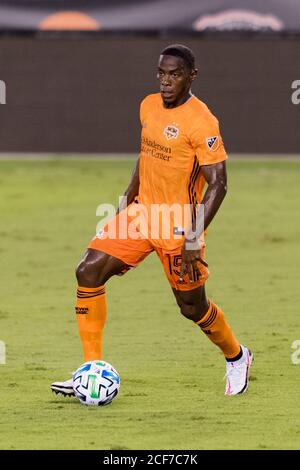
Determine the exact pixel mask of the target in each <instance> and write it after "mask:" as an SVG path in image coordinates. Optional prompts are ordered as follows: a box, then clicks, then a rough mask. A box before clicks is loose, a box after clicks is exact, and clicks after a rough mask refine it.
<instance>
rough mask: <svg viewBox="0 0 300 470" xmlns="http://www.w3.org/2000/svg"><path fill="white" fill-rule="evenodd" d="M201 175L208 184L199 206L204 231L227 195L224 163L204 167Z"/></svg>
mask: <svg viewBox="0 0 300 470" xmlns="http://www.w3.org/2000/svg"><path fill="white" fill-rule="evenodd" d="M201 171H202V174H203V176H204V178H205V180H206V182H207V184H208V187H207V189H206V191H205V194H204V196H203V199H202V202H201V204H203V206H204V227H203V229H204V230H206V229H207V227H208V226H209V224H210V223H211V221H212V220H213V218H214V216H215V215H216V213H217V212H218V210H219V207H220V205H221V204H222V201H223V199H224V198H225V196H226V193H227V171H226V161H223V162H219V163H215V164H213V165H204V166H202V168H201Z"/></svg>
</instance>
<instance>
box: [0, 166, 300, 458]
mask: <svg viewBox="0 0 300 470" xmlns="http://www.w3.org/2000/svg"><path fill="white" fill-rule="evenodd" d="M133 166H134V162H133V161H118V160H116V161H110V162H109V161H105V160H103V161H102V160H99V161H90V160H87V161H86V162H84V161H66V160H59V159H54V160H53V161H0V207H1V211H0V214H1V221H0V235H1V244H0V260H1V304H0V340H2V341H4V342H5V343H6V348H7V363H6V364H5V365H4V364H3V365H0V374H1V385H0V394H1V400H0V448H1V449H163V450H168V449H297V448H299V447H300V428H299V420H300V407H299V397H300V381H299V377H300V365H293V364H292V362H291V353H292V352H293V350H292V349H291V344H292V342H293V341H294V340H295V339H300V322H299V308H300V307H299V306H300V290H299V265H300V250H299V240H300V220H299V200H300V187H299V176H300V161H294V162H291V161H286V162H284V161H260V162H259V161H255V162H251V161H246V162H240V161H232V162H230V163H229V164H228V169H229V192H228V196H227V198H226V200H225V201H224V203H223V206H222V208H221V211H220V213H219V214H218V216H217V218H216V220H215V221H214V222H213V224H212V226H211V228H210V231H209V236H208V238H207V244H208V248H207V259H208V262H209V265H210V272H211V277H210V280H209V281H208V283H207V292H208V294H209V296H210V297H212V298H213V299H214V301H215V302H217V303H218V304H219V305H220V306H221V307H222V308H223V310H224V311H225V313H226V316H227V319H228V321H229V322H230V324H231V326H232V327H233V328H234V331H235V333H236V335H237V336H238V338H239V339H240V340H241V342H242V343H244V344H246V345H247V346H249V347H251V349H253V352H254V354H255V363H254V366H253V369H252V370H253V373H252V380H251V382H250V387H249V390H248V393H247V394H245V395H242V396H238V397H225V396H224V386H225V385H224V384H225V383H224V381H223V376H224V373H225V367H224V360H223V358H222V355H221V353H220V352H219V351H218V350H217V349H216V348H215V347H214V346H213V345H212V344H211V343H210V342H209V341H208V340H207V338H206V337H205V336H204V335H203V334H202V333H201V331H200V329H199V328H198V327H196V326H194V325H193V324H192V323H190V322H189V321H188V320H186V319H185V318H183V317H182V316H181V315H180V313H179V312H178V309H177V307H176V304H175V300H174V299H173V297H172V293H171V290H170V288H169V286H168V284H167V281H166V279H165V278H164V275H163V270H162V267H161V265H160V262H159V260H158V258H156V255H155V254H152V255H151V256H150V257H149V258H147V259H146V260H145V262H144V263H143V264H142V265H141V266H140V267H139V268H138V269H135V270H132V271H131V272H129V273H128V274H127V275H126V276H124V277H122V278H120V277H115V278H113V279H112V280H111V281H110V282H109V283H108V288H107V292H108V321H107V326H106V329H105V340H104V359H105V360H107V361H108V362H111V363H112V364H113V365H114V366H115V367H116V369H117V370H118V371H119V373H120V375H121V380H122V385H121V393H120V395H119V397H118V398H117V399H116V401H115V402H114V403H113V404H112V405H111V406H109V407H107V408H106V407H105V408H101V407H100V408H97V407H95V408H94V407H85V406H83V405H81V404H80V403H79V402H78V401H77V400H76V399H72V398H71V399H70V398H69V399H67V398H63V397H58V396H56V395H54V394H52V393H51V391H50V388H49V385H50V383H51V382H53V381H55V380H65V379H67V378H69V376H70V372H71V371H72V370H74V369H75V368H77V367H78V366H79V365H80V364H81V363H82V362H83V361H82V356H81V347H80V342H79V338H78V334H77V325H76V320H75V315H74V303H75V288H76V281H75V277H74V268H75V266H76V264H77V262H78V261H79V260H80V257H81V255H82V254H83V252H84V250H85V247H86V245H87V243H88V241H89V240H90V238H91V237H92V236H93V235H94V231H95V226H96V223H97V222H98V219H97V217H96V215H95V213H96V207H97V205H98V204H100V203H102V202H112V203H116V202H117V197H118V195H119V194H122V192H123V190H124V189H125V187H126V185H127V183H128V180H129V178H130V174H131V169H132V168H133Z"/></svg>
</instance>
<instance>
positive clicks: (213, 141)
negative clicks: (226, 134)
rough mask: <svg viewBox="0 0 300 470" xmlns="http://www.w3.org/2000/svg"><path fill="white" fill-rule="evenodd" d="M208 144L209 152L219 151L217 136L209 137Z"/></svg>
mask: <svg viewBox="0 0 300 470" xmlns="http://www.w3.org/2000/svg"><path fill="white" fill-rule="evenodd" d="M206 143H207V146H208V148H209V150H212V151H213V152H214V151H215V150H218V147H219V137H218V136H217V135H215V136H214V137H207V139H206Z"/></svg>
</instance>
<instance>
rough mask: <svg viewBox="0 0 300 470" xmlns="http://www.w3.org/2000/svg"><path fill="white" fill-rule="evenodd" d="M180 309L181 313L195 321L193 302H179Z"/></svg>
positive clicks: (195, 313) (195, 314)
mask: <svg viewBox="0 0 300 470" xmlns="http://www.w3.org/2000/svg"><path fill="white" fill-rule="evenodd" d="M180 311H181V313H182V315H183V316H184V317H185V318H187V319H188V320H192V321H197V319H196V318H197V311H196V307H195V305H193V304H186V303H183V302H182V303H181V305H180Z"/></svg>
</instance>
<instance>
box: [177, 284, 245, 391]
mask: <svg viewBox="0 0 300 470" xmlns="http://www.w3.org/2000/svg"><path fill="white" fill-rule="evenodd" d="M173 292H174V295H175V297H176V301H177V304H178V306H179V307H180V311H181V313H182V314H183V315H184V316H185V317H186V318H187V319H189V320H192V321H193V322H194V323H196V324H197V325H198V326H199V327H200V328H201V330H202V331H203V333H205V334H206V336H207V337H208V338H209V339H210V340H211V341H212V342H213V343H214V344H215V345H216V346H218V347H219V348H220V349H221V351H222V352H223V354H224V356H225V359H226V379H227V380H226V388H225V394H226V395H237V394H240V393H244V392H246V390H247V388H248V381H249V370H250V366H251V363H252V359H253V357H252V353H251V351H250V350H249V349H247V348H245V347H244V346H242V345H241V344H240V343H239V342H238V340H237V339H236V337H235V335H234V333H233V331H232V329H231V328H230V326H229V324H228V323H227V321H226V319H225V315H224V313H223V311H222V310H221V309H220V307H218V305H216V304H215V303H213V302H212V301H211V300H208V299H207V297H206V294H205V286H204V285H203V286H199V287H197V288H195V289H192V290H190V291H180V290H176V289H174V288H173Z"/></svg>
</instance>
